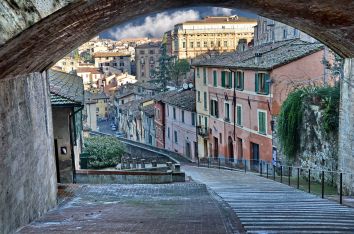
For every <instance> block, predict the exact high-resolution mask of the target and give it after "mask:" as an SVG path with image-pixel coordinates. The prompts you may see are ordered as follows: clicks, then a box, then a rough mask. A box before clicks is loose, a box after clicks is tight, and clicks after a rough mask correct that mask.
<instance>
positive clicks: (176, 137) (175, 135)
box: [174, 131, 178, 144]
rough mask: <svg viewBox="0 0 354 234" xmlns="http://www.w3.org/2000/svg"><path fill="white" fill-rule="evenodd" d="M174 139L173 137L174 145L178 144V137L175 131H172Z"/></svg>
mask: <svg viewBox="0 0 354 234" xmlns="http://www.w3.org/2000/svg"><path fill="white" fill-rule="evenodd" d="M174 137H175V143H176V144H177V143H178V135H177V131H174Z"/></svg>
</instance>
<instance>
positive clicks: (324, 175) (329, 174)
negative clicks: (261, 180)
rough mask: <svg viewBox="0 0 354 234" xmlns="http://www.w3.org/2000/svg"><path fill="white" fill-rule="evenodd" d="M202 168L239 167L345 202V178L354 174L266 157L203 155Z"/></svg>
mask: <svg viewBox="0 0 354 234" xmlns="http://www.w3.org/2000/svg"><path fill="white" fill-rule="evenodd" d="M197 165H198V167H208V168H219V169H226V170H238V171H244V172H245V173H254V174H256V175H259V176H261V177H265V178H267V179H272V180H274V181H278V182H280V183H283V184H287V185H288V186H292V187H294V188H296V189H299V190H302V191H306V192H308V193H313V194H316V195H319V196H321V197H322V198H329V199H332V200H336V201H338V202H339V203H340V204H343V192H344V189H343V179H344V178H345V177H351V178H353V176H354V173H345V172H342V171H337V170H319V169H314V168H304V167H297V166H291V165H284V164H283V163H282V162H280V161H277V162H268V161H262V160H243V159H242V160H240V159H228V158H226V159H225V158H202V159H199V158H198V160H197Z"/></svg>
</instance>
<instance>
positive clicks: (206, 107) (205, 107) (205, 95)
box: [204, 92, 208, 110]
mask: <svg viewBox="0 0 354 234" xmlns="http://www.w3.org/2000/svg"><path fill="white" fill-rule="evenodd" d="M207 109H208V106H207V93H206V92H204V110H207Z"/></svg>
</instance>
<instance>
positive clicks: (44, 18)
mask: <svg viewBox="0 0 354 234" xmlns="http://www.w3.org/2000/svg"><path fill="white" fill-rule="evenodd" d="M17 2H21V1H17ZM48 2H49V3H48ZM202 5H209V6H218V7H229V8H238V9H241V10H242V9H245V10H249V11H252V12H255V13H258V14H261V15H263V16H265V17H268V18H271V19H274V20H277V21H281V22H283V23H286V24H288V25H290V26H293V27H296V28H298V29H300V30H302V31H304V32H306V33H308V34H309V35H311V36H313V37H315V38H317V39H318V40H320V41H321V42H323V43H324V44H326V45H327V46H328V47H330V48H332V49H333V50H334V51H335V52H337V53H338V54H340V55H341V56H343V57H346V58H347V59H346V69H345V79H347V81H348V80H349V81H350V82H352V81H353V83H354V65H353V64H354V62H352V59H349V58H352V57H354V15H353V14H352V12H354V2H353V1H352V0H342V1H341V3H340V4H338V2H336V1H333V0H322V1H318V0H308V1H293V0H238V1H231V0H191V1H183V0H166V1H158V0H147V1H145V2H141V1H129V0H90V1H88V0H53V1H46V0H37V1H34V0H32V1H31V0H30V1H22V2H21V3H16V1H12V0H4V1H1V3H0V11H1V13H2V14H0V30H1V35H0V58H1V59H0V128H1V131H0V139H1V141H0V148H1V149H2V151H1V152H0V165H1V168H0V180H1V181H0V184H4V185H5V188H1V190H0V200H1V201H6V202H4V203H0V207H1V209H0V216H1V217H5V218H4V219H3V220H1V221H3V222H4V223H6V225H3V224H2V223H0V232H11V231H13V230H15V229H16V228H17V227H19V226H21V225H23V224H25V223H27V222H29V221H31V220H33V219H34V218H36V217H38V216H39V215H40V214H42V213H43V212H46V211H47V210H48V209H49V208H51V207H52V206H54V205H55V196H56V192H55V191H56V183H55V182H56V180H55V173H53V172H55V163H54V152H53V146H52V145H53V144H52V143H53V142H52V141H53V130H52V129H51V124H52V123H51V111H50V104H49V95H48V91H47V84H46V79H45V78H46V75H45V73H41V72H43V71H45V70H46V69H48V68H49V67H51V66H52V65H53V64H54V63H55V62H57V61H58V60H59V59H60V58H62V57H63V56H65V55H66V54H68V53H69V52H70V51H72V50H73V49H74V48H76V47H77V46H79V45H80V44H82V43H84V42H86V41H87V40H89V39H90V38H92V37H93V36H95V35H97V34H98V33H99V32H101V31H103V30H105V29H108V28H110V27H112V26H113V25H115V24H118V23H124V22H127V21H129V20H130V19H133V18H135V17H138V16H143V15H147V14H150V13H154V12H160V11H164V10H167V9H173V8H179V7H186V6H202ZM342 90H343V92H342V98H341V116H340V140H339V142H340V143H339V144H340V147H339V148H340V154H342V155H343V160H342V161H341V162H340V163H341V164H342V165H348V163H345V162H346V159H347V158H350V157H352V155H351V152H352V150H351V142H352V141H354V135H353V134H350V133H351V132H353V130H354V126H353V127H348V126H351V125H352V124H351V123H353V122H354V116H352V114H351V113H353V111H352V110H353V109H354V96H353V95H352V93H354V88H353V86H351V85H348V82H345V83H343V89H342ZM52 154H53V155H52ZM52 156H53V157H52ZM24 160H25V161H24ZM5 162H6V163H5ZM353 164H354V163H353ZM353 167H354V166H353ZM10 175H15V176H13V177H11V176H10ZM36 186H39V187H36ZM24 194H27V195H29V196H26V197H24ZM9 210H11V211H12V212H11V215H12V216H11V215H9V213H8V211H9Z"/></svg>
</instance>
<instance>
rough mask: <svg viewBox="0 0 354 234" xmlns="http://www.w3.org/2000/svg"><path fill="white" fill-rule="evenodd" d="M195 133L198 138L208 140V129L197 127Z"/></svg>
mask: <svg viewBox="0 0 354 234" xmlns="http://www.w3.org/2000/svg"><path fill="white" fill-rule="evenodd" d="M197 133H198V135H199V136H201V137H203V138H208V137H209V132H208V128H207V127H204V126H197Z"/></svg>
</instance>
